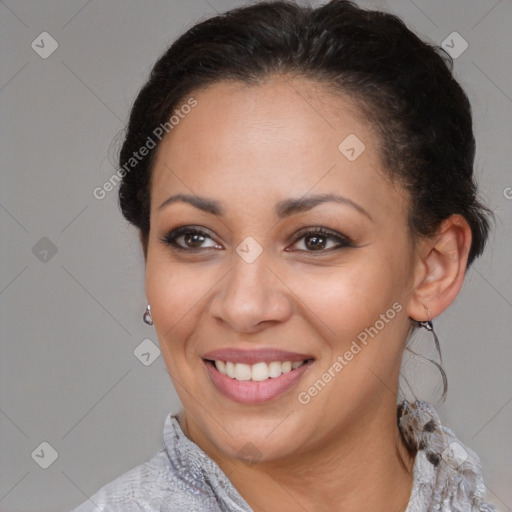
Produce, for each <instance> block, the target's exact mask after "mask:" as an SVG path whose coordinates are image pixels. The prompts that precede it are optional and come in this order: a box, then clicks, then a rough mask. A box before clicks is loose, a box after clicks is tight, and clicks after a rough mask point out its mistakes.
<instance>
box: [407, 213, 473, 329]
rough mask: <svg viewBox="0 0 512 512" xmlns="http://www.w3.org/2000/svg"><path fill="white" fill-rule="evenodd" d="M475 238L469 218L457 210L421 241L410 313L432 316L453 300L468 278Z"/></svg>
mask: <svg viewBox="0 0 512 512" xmlns="http://www.w3.org/2000/svg"><path fill="white" fill-rule="evenodd" d="M471 238H472V237H471V228H470V227H469V225H468V223H467V221H466V219H465V218H464V217H462V215H455V214H454V215H452V216H451V217H449V218H448V219H445V220H444V221H443V222H442V223H441V226H440V227H439V230H438V231H437V233H436V234H435V235H434V236H432V237H429V238H425V239H423V240H422V241H421V242H420V243H419V244H418V252H417V258H418V262H417V265H416V268H415V272H414V283H415V284H414V287H413V291H412V294H411V298H410V300H409V303H408V305H407V308H406V309H407V314H408V315H409V317H411V318H413V319H414V320H419V321H424V320H429V319H432V318H434V317H436V316H439V315H440V314H441V313H442V312H443V311H444V310H445V309H446V308H447V307H448V306H449V305H450V304H451V303H452V302H453V300H454V299H455V297H456V296H457V294H458V293H459V291H460V289H461V288H462V284H463V282H464V276H465V273H466V268H467V261H468V254H469V249H470V247H471ZM428 311H430V315H431V317H430V318H429V314H428Z"/></svg>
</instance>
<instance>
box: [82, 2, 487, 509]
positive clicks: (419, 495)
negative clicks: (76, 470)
mask: <svg viewBox="0 0 512 512" xmlns="http://www.w3.org/2000/svg"><path fill="white" fill-rule="evenodd" d="M449 61H450V59H449V57H448V56H447V55H446V54H444V55H443V52H442V51H441V50H439V49H438V48H434V47H432V46H429V45H428V44H425V43H423V42H422V41H420V40H419V39H418V37H417V36H415V35H414V34H412V33H411V32H410V31H409V30H408V29H407V28H406V27H405V26H404V24H403V23H402V22H401V21H400V20H399V19H397V18H396V17H394V16H392V15H389V14H385V13H381V12H371V11H365V10H362V9H359V8H358V7H357V6H356V5H355V4H353V3H351V2H347V1H341V0H334V1H332V2H330V3H328V4H327V5H324V6H322V7H318V8H315V9H313V8H306V7H299V6H297V5H295V4H294V3H288V2H275V3H274V2H270V3H259V4H256V5H252V6H249V7H244V8H241V9H237V10H234V11H231V12H229V13H227V14H224V15H220V16H217V17H215V18H212V19H209V20H206V21H204V22H202V23H200V24H198V25H196V26H195V27H193V28H192V29H190V30H189V31H188V32H187V33H185V34H184V35H183V36H181V37H180V38H179V39H178V40H177V41H176V42H175V43H174V44H173V45H172V47H171V48H170V49H169V50H168V51H167V52H166V53H165V54H164V55H163V56H162V57H161V58H160V59H159V61H158V62H157V63H156V65H155V66H154V68H153V70H152V73H151V77H150V79H149V81H148V83H147V84H146V85H145V86H144V88H143V89H142V91H141V92H140V94H139V96H138V98H137V100H136V101H135V104H134V106H133V110H132V112H131V117H130V121H129V125H128V129H127V133H126V138H125V141H124V145H123V147H122V150H121V153H120V162H119V164H120V171H119V173H120V175H121V176H122V177H123V181H122V184H121V187H120V191H119V199H120V206H121V209H122V212H123V215H124V216H125V218H126V219H127V220H129V221H130V222H131V223H133V224H134V225H135V226H136V227H137V228H138V230H139V233H140V239H141V242H142V247H143V251H144V256H145V262H146V281H145V288H146V294H147V298H148V303H149V304H148V307H147V310H146V313H145V315H144V320H145V321H146V322H147V323H149V324H153V325H154V328H155V329H156V332H157V335H158V339H159V343H160V347H161V351H162V354H163V357H164V359H165V363H166V366H167V369H168V371H169V373H170V376H171V378H172V381H173V383H174V386H175V388H176V391H177V393H178V395H179V397H180V400H181V402H182V404H183V410H182V411H181V412H180V413H179V414H177V415H174V416H172V415H170V416H169V417H168V418H167V421H166V424H165V430H164V442H165V448H164V449H163V450H162V451H161V452H160V453H159V454H157V455H156V456H155V457H154V458H153V459H152V460H150V461H149V462H147V463H145V464H142V465H141V466H138V467H136V468H134V469H132V470H131V471H130V472H128V473H126V474H125V475H122V476H121V477H119V478H118V479H116V480H114V481H113V482H111V483H110V484H108V485H106V486H105V487H103V488H102V489H101V490H100V491H98V492H97V493H96V494H95V495H94V496H93V497H92V498H91V499H90V500H88V501H87V502H86V503H84V504H83V505H82V506H81V507H79V508H78V509H76V510H78V511H79V512H83V511H86V510H101V511H114V510H116V511H117V510H119V511H121V510H122V511H135V510H144V511H157V510H159V511H160V510H162V511H163V510H165V511H180V512H182V511H185V510H190V511H192V510H201V511H204V510H208V511H210V510H211V511H213V510H222V511H250V510H254V511H270V510H272V511H273V510H276V511H282V510H286V511H299V510H300V511H304V510H307V511H323V510H331V511H341V510H343V511H347V510H358V511H363V512H364V511H375V510H386V511H407V512H419V511H431V510H450V511H477V510H480V511H483V510H494V507H493V506H492V505H491V504H489V503H487V502H486V501H485V496H484V494H485V487H484V484H483V479H482V474H481V467H480V463H479V459H478V456H477V455H476V454H475V453H474V452H473V451H472V450H471V449H470V448H469V447H466V446H464V445H463V443H462V442H460V441H459V440H457V438H456V437H455V435H454V433H453V432H452V431H451V430H449V429H447V428H445V427H443V426H442V425H441V424H440V420H439V417H438V415H437V414H436V412H435V410H434V409H433V408H432V407H431V406H430V405H429V404H428V403H426V402H422V401H416V402H415V403H413V404H410V403H408V402H407V401H403V402H402V403H400V404H397V395H398V383H399V373H400V365H401V361H402V355H403V352H404V350H405V348H406V344H407V341H408V339H409V337H410V335H411V334H412V333H413V331H415V330H416V329H417V328H419V327H425V328H426V329H427V330H431V329H432V319H433V318H435V317H437V316H438V315H440V314H441V313H442V312H443V311H444V310H445V309H446V308H447V307H448V306H449V305H450V304H451V303H452V301H453V300H454V299H455V297H456V296H457V294H458V292H459V290H460V289H461V286H462V284H463V281H464V276H465V272H466V270H467V268H468V266H469V265H470V264H471V262H472V261H473V260H474V258H475V257H477V256H478V255H479V254H480V253H481V252H482V250H483V248H484V245H485V240H486V237H487V232H488V226H489V222H488V213H489V212H488V210H487V209H486V208H485V207H483V206H482V205H481V204H480V203H479V201H478V199H477V197H476V187H475V183H474V181H473V177H472V172H473V159H474V153H475V142H474V137H473V132H472V119H471V109H470V104H469V101H468V99H467V97H466V95H465V93H464V92H463V90H462V89H461V87H460V86H459V84H458V83H457V82H456V81H455V80H454V78H453V76H452V73H451V71H450V66H449V64H450V62H449ZM434 336H435V335H434ZM435 341H436V342H437V338H435ZM443 377H444V373H443ZM445 384H446V383H445ZM445 391H446V389H445Z"/></svg>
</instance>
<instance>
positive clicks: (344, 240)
mask: <svg viewBox="0 0 512 512" xmlns="http://www.w3.org/2000/svg"><path fill="white" fill-rule="evenodd" d="M183 235H201V236H204V237H207V238H210V239H212V238H211V237H210V236H209V235H208V233H206V232H205V231H202V230H201V229H198V228H196V227H194V226H182V227H179V228H175V229H172V230H171V231H170V232H169V233H168V234H167V235H165V236H164V237H162V238H161V239H160V240H161V242H163V243H164V244H166V245H169V246H172V247H173V248H174V249H177V250H181V251H187V252H195V251H202V250H204V249H213V247H206V248H204V247H183V246H181V245H179V244H178V243H177V242H176V239H177V238H179V237H180V236H183ZM313 235H321V236H322V237H324V238H327V239H330V240H335V241H336V242H338V244H339V245H338V246H337V247H331V248H329V249H320V250H318V251H308V250H303V249H300V251H302V252H308V253H311V254H314V253H322V254H324V253H326V252H331V251H333V250H337V249H343V248H348V247H355V245H354V243H353V241H352V240H351V239H350V238H349V237H347V236H345V235H341V234H339V233H336V232H333V231H330V230H328V229H325V228H322V227H318V228H307V231H300V232H299V233H298V234H297V235H295V236H294V238H293V245H294V244H296V243H297V242H298V241H300V240H301V239H303V238H307V237H308V236H313ZM212 240H213V239H212Z"/></svg>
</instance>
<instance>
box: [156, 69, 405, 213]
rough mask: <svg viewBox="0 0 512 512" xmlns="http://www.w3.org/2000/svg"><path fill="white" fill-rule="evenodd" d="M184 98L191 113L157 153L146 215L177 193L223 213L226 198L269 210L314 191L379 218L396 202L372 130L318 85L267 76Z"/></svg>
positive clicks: (345, 103)
mask: <svg viewBox="0 0 512 512" xmlns="http://www.w3.org/2000/svg"><path fill="white" fill-rule="evenodd" d="M191 96H193V97H194V99H195V100H196V101H197V105H196V106H195V107H194V108H193V109H192V110H191V111H190V113H189V114H187V115H186V116H183V118H182V119H180V121H179V123H178V124H177V125H176V126H174V128H173V129H172V130H171V131H170V133H169V134H168V135H167V136H166V137H165V138H164V140H163V141H162V143H161V144H160V147H159V148H158V152H157V158H156V161H155V165H154V168H153V176H152V190H151V195H152V201H151V203H152V209H153V208H156V207H157V206H158V205H159V204H160V203H161V202H162V201H164V200H165V199H166V197H167V196H168V195H169V194H170V193H177V192H186V193H191V192H192V193H197V194H200V195H207V196H212V195H217V196H219V197H220V198H221V199H222V197H223V196H225V198H226V199H227V200H229V201H230V202H231V204H236V199H234V198H233V197H230V196H236V197H237V198H239V199H240V201H241V202H242V203H245V204H247V202H248V201H254V202H257V203H258V204H268V202H269V200H270V198H272V197H273V198H275V199H276V201H277V200H278V198H281V199H282V198H284V197H290V196H293V197H297V196H303V195H304V194H306V193H307V192H308V191H310V190H312V189H314V191H315V192H339V193H343V194H344V195H352V196H353V197H354V199H357V198H360V200H361V202H368V203H371V202H373V203H374V204H375V206H378V205H379V204H380V205H381V207H382V209H383V210H385V209H386V208H388V207H389V206H390V204H393V202H396V199H397V198H396V197H393V198H390V195H393V193H395V194H396V192H395V191H394V190H393V188H392V187H391V186H390V184H389V182H388V180H387V179H386V178H385V174H384V173H383V172H382V169H381V163H380V157H379V153H378V147H379V146H378V142H379V140H378V138H377V136H376V134H375V133H374V132H373V129H372V126H371V124H370V123H369V122H368V121H367V120H365V119H364V118H363V117H362V116H361V114H360V112H359V110H358V108H357V106H356V104H355V103H354V102H353V101H351V100H350V99H349V98H347V97H343V96H341V95H335V94H333V93H332V92H330V91H329V90H328V89H327V88H326V87H325V86H324V85H322V84H319V83H317V82H313V81H311V80H306V79H302V78H300V79H299V78H293V79H292V78H286V77H274V78H272V79H269V80H267V81H265V82H263V83H260V84H257V85H247V84H241V83H234V82H221V83H217V84H214V85H212V86H209V87H207V88H205V89H203V90H200V91H196V92H195V93H192V95H191ZM184 101H185V102H186V101H187V98H186V99H185V100H184ZM177 108H179V106H177ZM187 110H188V109H187Z"/></svg>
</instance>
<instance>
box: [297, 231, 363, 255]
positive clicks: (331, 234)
mask: <svg viewBox="0 0 512 512" xmlns="http://www.w3.org/2000/svg"><path fill="white" fill-rule="evenodd" d="M316 234H320V235H322V236H324V237H326V238H329V239H331V240H336V241H337V242H338V243H339V245H338V247H332V248H331V249H327V250H320V251H302V252H308V253H312V254H313V253H315V252H316V253H317V254H322V253H323V254H325V253H327V252H330V251H332V250H334V249H339V248H341V247H356V245H355V243H354V241H353V240H352V239H351V238H350V237H349V236H347V235H344V234H342V233H339V232H337V231H333V230H331V229H328V228H324V227H322V226H309V227H305V228H302V229H300V230H299V231H298V232H297V233H296V234H295V235H294V236H293V243H292V245H294V244H296V243H297V242H298V241H299V240H301V239H303V238H304V237H306V236H307V235H316Z"/></svg>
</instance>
